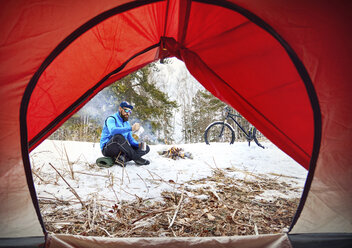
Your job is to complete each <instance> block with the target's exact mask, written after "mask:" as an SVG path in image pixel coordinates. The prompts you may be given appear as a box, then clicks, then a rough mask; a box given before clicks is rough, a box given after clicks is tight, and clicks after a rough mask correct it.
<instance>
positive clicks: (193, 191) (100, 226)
mask: <svg viewBox="0 0 352 248" xmlns="http://www.w3.org/2000/svg"><path fill="white" fill-rule="evenodd" d="M234 171H235V169H234V168H228V169H226V170H219V169H217V170H214V172H213V175H212V176H211V177H208V178H205V179H202V180H197V181H189V182H187V183H184V184H182V185H180V184H175V191H174V192H163V193H162V198H163V200H161V201H155V200H151V199H141V198H137V199H136V200H135V201H129V202H127V201H121V202H116V203H115V204H113V205H111V206H107V205H104V204H102V203H100V202H99V201H97V200H96V199H95V198H94V197H92V199H91V200H90V201H89V202H83V204H84V205H83V206H82V208H80V209H79V208H72V207H70V205H71V204H72V202H68V201H65V200H62V199H55V198H39V204H40V207H41V210H42V213H43V218H44V222H45V227H46V229H47V231H49V232H52V233H64V234H65V233H70V234H78V235H89V236H108V237H162V236H171V237H174V236H177V237H190V236H193V237H206V236H232V235H255V234H268V233H280V232H284V231H286V230H287V228H288V227H289V226H290V224H291V221H292V218H293V216H294V214H295V212H296V209H297V206H298V203H299V198H282V197H275V195H273V196H272V197H270V200H269V198H268V199H265V197H264V196H260V195H261V194H262V193H264V192H265V191H268V190H270V191H271V192H272V191H274V192H278V193H280V194H286V193H288V192H298V193H297V194H296V195H299V192H300V191H301V189H300V188H297V187H295V186H294V185H293V186H292V185H291V184H289V183H287V182H284V181H283V180H279V179H282V178H280V176H278V177H277V178H274V177H269V176H266V175H249V177H251V179H250V180H249V179H248V180H247V179H246V178H244V179H238V178H235V177H233V176H229V174H228V172H234ZM169 183H174V182H172V181H169ZM280 194H278V195H280ZM77 202H78V201H77ZM78 203H79V202H78Z"/></svg>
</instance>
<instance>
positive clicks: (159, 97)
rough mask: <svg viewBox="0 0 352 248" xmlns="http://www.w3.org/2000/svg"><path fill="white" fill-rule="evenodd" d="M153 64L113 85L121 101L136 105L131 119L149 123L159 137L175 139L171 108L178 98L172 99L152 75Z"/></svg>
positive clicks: (175, 106)
mask: <svg viewBox="0 0 352 248" xmlns="http://www.w3.org/2000/svg"><path fill="white" fill-rule="evenodd" d="M155 70H157V69H156V67H155V66H154V64H150V65H147V66H145V67H143V68H142V69H140V70H138V71H136V72H134V73H131V74H129V75H128V76H126V77H124V78H122V79H120V80H119V81H117V82H115V83H114V84H112V85H111V86H110V90H111V91H112V92H113V93H114V94H115V96H116V98H117V99H118V100H117V102H116V105H117V106H118V104H119V102H120V101H122V100H126V101H128V102H130V103H131V104H132V105H134V106H135V107H134V109H133V118H132V119H131V121H134V120H136V121H139V122H141V123H142V126H148V124H150V126H151V129H152V130H151V131H152V132H153V133H154V134H155V135H157V139H158V141H161V142H164V141H165V140H169V141H172V140H171V139H172V133H173V126H172V125H171V117H172V111H173V109H174V108H177V107H178V106H177V103H176V101H171V100H170V99H169V97H168V95H167V94H165V93H164V92H162V91H160V90H159V89H158V88H157V87H156V85H155V82H154V81H153V79H152V73H153V71H155Z"/></svg>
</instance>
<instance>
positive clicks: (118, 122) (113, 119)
mask: <svg viewBox="0 0 352 248" xmlns="http://www.w3.org/2000/svg"><path fill="white" fill-rule="evenodd" d="M115 134H121V135H123V136H124V137H125V139H126V140H127V141H128V142H129V143H130V145H131V146H134V147H138V142H137V141H136V140H135V139H134V138H133V137H132V127H131V124H130V123H129V122H128V121H123V119H122V117H121V116H120V114H119V113H115V114H113V115H111V116H109V117H108V118H107V119H106V120H105V123H104V127H103V131H102V133H101V138H100V149H101V150H103V148H104V146H105V144H106V143H108V141H109V140H110V139H111V138H112V137H113V136H114V135H115Z"/></svg>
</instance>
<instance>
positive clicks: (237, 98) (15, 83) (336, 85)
mask: <svg viewBox="0 0 352 248" xmlns="http://www.w3.org/2000/svg"><path fill="white" fill-rule="evenodd" d="M1 5H2V9H1V15H0V20H1V23H2V28H1V32H0V56H1V61H2V63H1V66H0V82H1V84H0V87H1V88H0V89H1V90H0V94H1V99H2V101H1V103H0V104H1V108H0V111H1V114H0V128H1V136H0V147H1V149H0V157H1V164H0V179H1V180H0V200H1V201H2V202H6V204H1V206H0V217H1V218H2V219H4V220H5V221H4V222H2V223H1V224H0V230H2V231H1V233H0V234H1V237H12V236H21V235H24V236H31V235H38V234H40V233H42V230H41V227H40V226H43V223H41V225H39V223H40V222H41V221H42V220H41V217H40V212H39V207H38V205H37V202H36V196H35V190H34V186H33V182H32V178H31V172H30V163H29V159H28V152H29V151H30V150H32V149H34V148H35V147H36V146H37V145H38V144H39V143H40V142H41V141H43V140H44V139H45V138H46V137H48V136H49V135H50V134H51V133H52V132H53V131H55V129H57V128H58V127H59V126H60V125H61V124H62V123H63V122H64V121H65V120H67V119H68V118H69V117H70V116H71V115H72V114H73V113H75V112H76V111H77V110H78V109H79V108H80V107H82V106H83V105H84V104H85V103H86V102H87V101H88V100H89V99H91V98H92V97H93V96H94V95H95V94H96V93H98V92H99V91H100V90H101V89H103V88H104V87H106V86H107V85H109V84H110V83H112V82H114V81H116V80H117V79H119V78H121V77H123V76H125V75H127V74H128V73H130V72H132V71H135V70H137V69H138V68H141V67H142V66H144V65H146V64H148V63H150V62H152V61H155V60H158V59H160V58H164V57H168V56H176V57H178V58H179V59H181V60H183V61H184V62H185V64H186V66H187V67H188V69H189V71H190V72H191V74H192V75H193V76H195V77H196V78H197V79H198V81H199V82H200V83H202V84H203V85H204V86H205V87H206V88H207V89H208V90H209V91H211V92H212V93H213V94H214V95H215V96H217V97H218V98H219V99H221V100H223V101H225V102H226V103H228V104H230V105H232V106H233V107H234V108H236V109H237V110H238V111H239V112H240V113H241V114H243V115H244V116H245V117H246V118H247V119H248V120H249V121H250V122H251V123H253V124H254V125H255V126H256V127H257V128H258V129H259V130H260V131H261V132H262V133H263V134H264V135H265V136H266V137H268V138H269V139H270V140H271V141H272V142H273V143H275V144H276V145H277V146H278V147H279V148H280V149H282V150H283V151H285V152H286V153H287V154H289V155H290V156H291V157H292V158H293V159H295V160H296V161H297V162H299V163H300V164H301V165H302V166H304V167H305V168H309V169H310V173H309V178H308V181H307V185H306V188H305V193H304V195H303V200H302V201H301V205H300V207H299V211H298V214H297V215H296V218H295V221H294V223H296V221H297V224H296V225H293V231H297V232H315V231H319V232H320V231H321V232H331V231H332V230H335V231H337V232H351V230H352V224H351V223H352V214H351V211H350V209H351V208H352V200H351V197H350V196H351V195H352V190H351V188H352V187H351V162H352V157H351V155H350V154H351V153H350V152H349V147H350V145H351V143H352V131H351V130H352V128H351V123H352V122H351V120H352V111H351V110H350V108H351V100H350V96H349V94H350V92H351V89H352V86H351V83H350V82H351V79H352V78H351V74H350V73H349V65H350V64H351V45H350V44H352V43H351V36H350V35H349V32H348V31H349V23H350V17H349V12H350V10H351V2H348V1H334V2H331V1H319V3H317V2H314V1H289V2H282V1H279V0H272V1H260V0H255V1H244V0H232V1H223V0H221V1H212V0H198V1H187V0H167V1H150V0H149V1H147V0H145V1H128V0H125V1H113V0H104V1H94V0H89V1H73V2H72V1H68V0H67V1H60V2H58V1H54V0H46V1H7V2H2V3H1ZM9 189H11V190H9ZM318 205H320V206H324V207H321V208H320V210H319V211H315V210H314V208H315V207H316V206H318ZM304 206H305V207H304ZM313 212H314V213H315V214H314V215H312V213H313ZM19 213H20V214H19ZM322 215H324V216H328V218H319V216H322ZM299 217H300V218H299Z"/></svg>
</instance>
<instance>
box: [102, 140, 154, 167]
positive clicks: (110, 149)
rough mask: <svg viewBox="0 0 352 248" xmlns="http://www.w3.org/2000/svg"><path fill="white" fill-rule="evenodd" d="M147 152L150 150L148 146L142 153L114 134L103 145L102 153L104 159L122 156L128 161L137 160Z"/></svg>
mask: <svg viewBox="0 0 352 248" xmlns="http://www.w3.org/2000/svg"><path fill="white" fill-rule="evenodd" d="M149 151H150V148H149V146H148V145H147V146H146V149H145V151H142V150H141V149H140V148H137V147H132V146H131V145H130V144H129V143H128V142H127V140H126V139H125V137H123V136H122V135H121V134H116V135H114V136H113V137H112V138H111V139H110V140H109V141H108V143H106V144H105V146H104V148H103V151H102V153H103V155H104V156H105V157H111V158H113V159H116V158H117V157H118V156H119V155H120V154H123V155H125V157H126V159H127V161H129V160H136V159H139V158H140V157H142V156H143V155H145V154H147V153H148V152H149Z"/></svg>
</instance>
